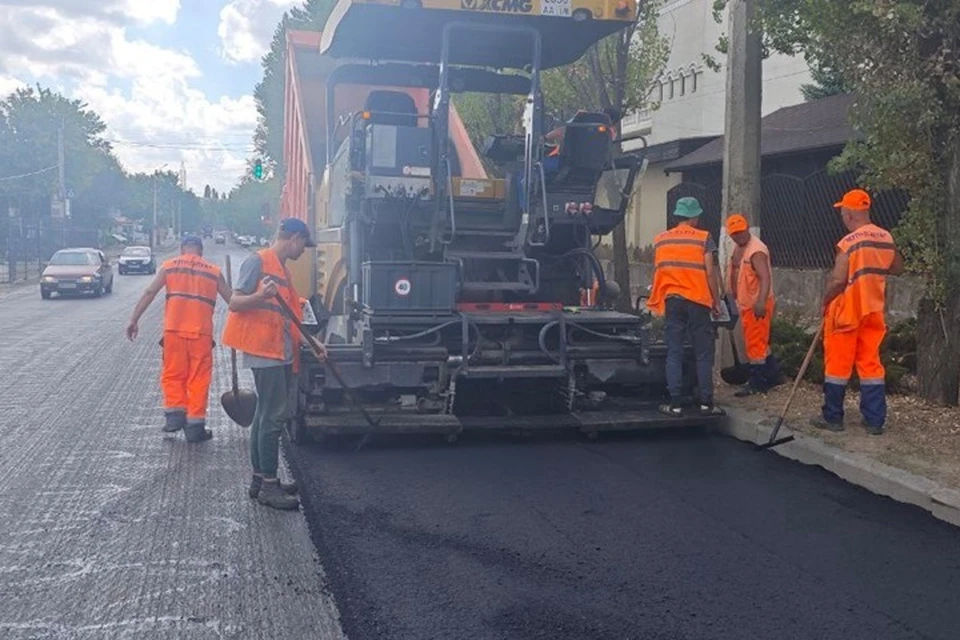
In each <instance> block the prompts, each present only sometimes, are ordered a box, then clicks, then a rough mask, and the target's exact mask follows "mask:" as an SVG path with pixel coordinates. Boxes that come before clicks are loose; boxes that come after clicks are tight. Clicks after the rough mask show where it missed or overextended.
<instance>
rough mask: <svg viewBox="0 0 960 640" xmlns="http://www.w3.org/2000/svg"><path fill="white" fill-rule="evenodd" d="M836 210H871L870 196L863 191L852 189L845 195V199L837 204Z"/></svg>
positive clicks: (835, 205)
mask: <svg viewBox="0 0 960 640" xmlns="http://www.w3.org/2000/svg"><path fill="white" fill-rule="evenodd" d="M833 206H834V208H836V209H851V210H853V211H869V210H870V194H869V193H867V192H866V191H864V190H863V189H851V190H850V191H847V192H846V193H845V194H843V199H842V200H840V202H837V203H835V204H834V205H833Z"/></svg>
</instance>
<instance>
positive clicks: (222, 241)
mask: <svg viewBox="0 0 960 640" xmlns="http://www.w3.org/2000/svg"><path fill="white" fill-rule="evenodd" d="M214 242H216V243H217V244H226V243H227V237H226V236H225V235H223V234H222V233H218V234H217V237H216V238H215V239H214Z"/></svg>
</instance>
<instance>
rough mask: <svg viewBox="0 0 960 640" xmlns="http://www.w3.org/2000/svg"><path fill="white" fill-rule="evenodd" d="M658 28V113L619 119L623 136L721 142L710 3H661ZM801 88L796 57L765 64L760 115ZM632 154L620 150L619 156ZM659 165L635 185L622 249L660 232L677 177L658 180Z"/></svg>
mask: <svg viewBox="0 0 960 640" xmlns="http://www.w3.org/2000/svg"><path fill="white" fill-rule="evenodd" d="M659 26H660V34H661V35H662V36H664V37H666V38H667V39H668V41H669V42H670V45H671V52H670V58H669V60H668V61H667V66H666V69H665V71H664V75H663V77H662V78H661V85H660V86H661V89H656V88H655V89H654V92H653V95H652V96H651V100H652V102H654V103H656V102H660V106H659V108H657V109H651V110H649V111H647V112H643V113H639V114H630V115H628V116H627V117H626V118H624V121H623V131H624V136H625V137H629V136H630V135H631V133H634V134H636V133H640V134H642V135H644V137H645V138H646V141H647V144H648V145H651V146H652V145H655V144H661V143H664V142H670V141H673V140H679V139H682V138H696V137H700V136H714V135H723V126H724V123H723V118H724V111H725V100H726V82H727V79H726V59H725V57H724V56H722V55H721V54H720V53H718V52H717V50H716V45H717V42H719V39H720V35H721V34H722V33H723V32H724V31H725V30H726V19H724V22H723V23H721V24H718V23H717V22H715V21H714V19H713V0H668V1H667V3H666V4H665V5H664V7H663V8H662V9H661V12H660V22H659ZM703 54H710V55H712V56H713V58H714V59H715V60H716V61H717V62H720V63H721V69H720V70H719V71H712V70H710V69H709V68H708V67H707V66H706V65H705V64H704V63H703ZM808 82H810V71H809V69H808V67H807V63H806V61H805V60H804V59H803V56H796V57H789V56H783V55H774V56H771V57H770V58H767V59H766V60H764V61H763V105H762V114H763V115H764V116H765V115H767V114H769V113H772V112H774V111H776V110H777V109H781V108H783V107H788V106H791V105H794V104H798V103H800V102H803V95H802V94H801V93H800V86H801V85H803V84H806V83H808ZM671 84H672V94H671ZM637 147H639V145H638V144H636V143H634V144H631V143H630V141H625V142H624V150H625V151H630V150H632V149H633V148H637ZM666 164H669V163H664V164H658V165H650V166H649V167H648V168H647V173H646V175H644V177H643V178H642V179H641V180H640V181H639V193H638V194H637V195H636V196H634V201H633V205H632V207H631V209H630V210H629V212H628V214H627V215H628V218H627V243H628V244H630V245H632V246H637V247H640V248H643V247H645V246H646V245H648V244H650V243H651V242H652V241H653V237H654V236H655V235H656V234H657V233H659V232H661V231H663V230H664V228H665V227H666V206H667V204H666V203H667V191H669V190H670V189H671V188H672V187H673V186H675V185H676V184H678V183H679V182H680V176H679V175H676V174H674V175H671V176H666V175H664V173H663V168H664V167H665V166H666ZM608 242H609V239H605V243H608Z"/></svg>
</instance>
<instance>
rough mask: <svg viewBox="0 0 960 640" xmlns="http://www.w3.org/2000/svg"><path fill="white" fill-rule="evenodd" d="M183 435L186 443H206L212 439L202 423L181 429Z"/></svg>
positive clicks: (211, 435)
mask: <svg viewBox="0 0 960 640" xmlns="http://www.w3.org/2000/svg"><path fill="white" fill-rule="evenodd" d="M183 435H184V437H185V438H186V439H187V442H206V441H207V440H210V439H211V438H213V434H212V433H210V432H209V431H207V428H206V425H205V424H204V423H202V422H195V423H193V424H188V425H187V426H185V427H184V428H183Z"/></svg>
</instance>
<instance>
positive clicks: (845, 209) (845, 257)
mask: <svg viewBox="0 0 960 640" xmlns="http://www.w3.org/2000/svg"><path fill="white" fill-rule="evenodd" d="M870 205H871V203H870V196H869V194H867V192H866V191H863V190H862V189H853V190H852V191H849V192H847V193H846V194H845V195H844V196H843V199H842V200H840V202H838V203H836V204H835V205H834V207H836V208H838V209H840V215H841V216H843V224H844V226H845V227H846V228H847V230H848V231H849V232H850V233H848V234H847V235H846V236H844V238H843V239H842V240H840V242H839V243H837V247H836V249H837V255H836V261H835V263H834V267H833V272H832V273H831V274H830V278H829V280H828V282H827V287H826V291H825V292H824V296H823V316H824V317H823V322H824V327H823V355H824V365H825V371H824V383H823V395H824V403H823V410H822V414H821V415H820V416H819V417H817V418H815V419H814V420H813V424H814V425H815V426H817V427H820V428H823V429H829V430H830V431H843V428H844V426H843V400H844V396H845V394H846V388H847V382H849V380H850V375H851V374H852V373H853V368H854V366H856V369H857V376H858V377H859V378H860V413H861V414H862V416H863V425H864V426H865V427H866V429H867V431H868V432H869V433H870V434H871V435H880V434H882V433H883V430H884V423H885V422H886V418H887V400H886V387H885V384H884V381H885V377H886V372H885V371H884V367H883V364H881V362H880V343H881V342H883V337H884V335H885V334H886V331H887V327H886V324H885V322H884V317H883V313H884V305H885V302H886V282H887V276H888V275H899V274H901V273H903V257H902V256H901V255H900V252H899V251H898V250H897V248H896V245H895V244H894V242H893V236H891V235H890V233H889V232H888V231H886V230H885V229H882V228H880V227H878V226H877V225H875V224H873V223H872V222H871V221H870Z"/></svg>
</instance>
